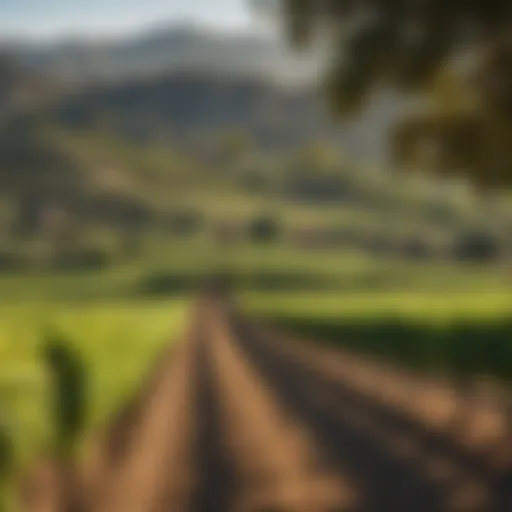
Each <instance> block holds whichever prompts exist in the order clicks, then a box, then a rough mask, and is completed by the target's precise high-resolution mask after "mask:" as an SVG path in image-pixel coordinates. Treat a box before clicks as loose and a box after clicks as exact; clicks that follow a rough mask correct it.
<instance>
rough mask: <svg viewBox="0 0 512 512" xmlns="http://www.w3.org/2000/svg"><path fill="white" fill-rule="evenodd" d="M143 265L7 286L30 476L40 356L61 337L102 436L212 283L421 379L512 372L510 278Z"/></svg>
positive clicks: (21, 450) (241, 260)
mask: <svg viewBox="0 0 512 512" xmlns="http://www.w3.org/2000/svg"><path fill="white" fill-rule="evenodd" d="M152 247H153V250H151V251H149V252H148V256H147V259H146V261H145V262H144V264H141V263H139V264H134V263H130V264H124V265H118V266H116V267H113V268H111V269H106V270H103V271H100V272H89V273H83V272H82V273H60V274H53V275H50V274H47V275H44V274H36V273H34V274H32V275H21V274H20V275H9V276H7V275H6V276H4V277H1V278H0V300H1V301H2V305H1V306H0V411H1V412H2V417H1V420H2V423H1V425H3V426H4V428H5V429H6V431H7V432H8V433H9V434H10V435H11V436H12V438H13V440H14V442H15V446H16V452H17V459H18V461H19V462H20V463H23V462H25V461H27V460H31V459H33V458H34V457H35V456H37V454H38V453H39V451H40V450H41V449H43V448H44V447H46V446H49V443H51V440H52V431H51V422H50V418H49V414H48V401H49V400H48V378H47V375H45V372H44V369H43V366H42V364H41V360H40V349H41V344H42V343H43V342H44V340H45V338H46V337H47V336H48V335H51V334H53V333H59V335H60V336H62V337H63V338H64V339H65V340H67V342H68V343H70V344H71V345H72V346H74V347H76V348H78V350H79V352H80V354H81V355H82V357H83V359H84V361H85V362H86V363H87V368H88V369H89V381H88V382H89V386H88V391H89V414H88V424H89V426H90V427H93V426H98V425H101V424H102V423H103V422H104V421H106V419H107V418H108V417H109V416H110V415H111V414H112V413H113V411H115V409H116V408H117V407H119V405H120V404H121V403H122V401H123V399H124V398H125V397H127V395H129V394H130V393H131V392H132V391H133V390H134V389H135V388H136V386H137V384H138V383H139V382H140V380H141V378H142V377H143V376H144V374H145V371H146V369H147V368H148V367H149V365H150V364H151V361H152V359H153V357H154V356H155V354H156V353H157V352H158V350H159V349H160V348H162V347H163V346H164V345H166V344H168V343H170V342H172V341H173V340H176V339H177V338H178V337H179V335H180V333H182V332H183V327H184V324H185V322H186V314H187V310H188V306H189V304H190V301H191V299H192V297H193V294H194V292H195V291H196V290H197V289H198V287H199V286H200V284H201V282H202V280H203V279H204V277H205V276H206V275H208V273H210V272H211V271H212V270H215V269H219V268H223V269H224V270H229V271H230V272H232V274H233V275H234V277H235V279H234V282H235V285H236V287H237V295H238V298H239V300H240V303H241V305H242V306H243V307H244V308H245V309H246V310H247V311H249V312H250V313H252V314H254V315H257V316H260V317H263V318H265V319H266V320H268V321H271V322H273V323H275V324H276V325H280V326H283V327H284V328H286V329H287V330H289V331H292V332H297V333H298V334H300V335H302V336H306V337H310V338H312V339H317V340H319V341H321V342H324V341H325V342H327V341H329V342H331V343H334V344H340V345H342V346H344V347H349V348H350V349H353V350H357V351H363V352H369V353H372V354H380V355H382V356H385V357H391V358H393V359H394V360H401V361H403V362H406V363H408V364H414V365H416V366H418V365H421V366H422V367H426V366H428V367H429V368H430V367H432V366H433V365H436V366H437V367H440V366H442V367H443V368H444V369H445V370H447V371H464V372H466V373H467V372H468V371H469V372H473V373H475V372H477V373H478V372H480V373H481V372H484V373H486V372H487V373H494V374H498V375H499V376H503V377H507V378H508V377H510V372H509V370H508V365H509V363H510V367H511V368H512V344H510V343H509V342H510V341H512V326H511V322H510V321H509V319H510V318H512V294H511V293H510V290H511V289H512V287H511V285H512V276H511V275H510V272H509V271H508V269H506V268H505V267H501V268H499V267H494V268H492V267H490V266H475V265H473V266H470V265H466V266H463V265H460V264H459V265H456V264H453V263H441V262H424V263H419V262H410V261H409V262H406V261H403V260H398V259H395V260H391V259H389V260H385V259H382V258H380V259H379V258H374V257H371V256H369V255H365V254H362V253H358V252H355V251H350V252H344V251H339V250H338V251H335V250H329V251H328V250H321V251H320V250H309V251H305V250H302V251H298V250H297V249H296V248H294V247H291V246H287V245H286V244H284V243H280V244H274V245H269V246H265V245H260V246H257V245H249V244H237V245H233V246H232V247H229V248H225V249H223V250H222V251H220V250H218V249H216V248H215V247H214V246H212V245H211V243H210V242H208V240H206V239H201V238H198V239H197V240H194V241H189V242H186V243H174V244H167V243H164V242H161V243H158V241H156V240H155V241H154V243H153V246H152Z"/></svg>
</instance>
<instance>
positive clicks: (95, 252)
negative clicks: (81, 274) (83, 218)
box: [51, 246, 112, 271]
mask: <svg viewBox="0 0 512 512" xmlns="http://www.w3.org/2000/svg"><path fill="white" fill-rule="evenodd" d="M111 260H112V255H111V254H110V253H109V252H108V251H107V250H105V249H103V248H101V247H94V246H93V247H84V248H80V249H75V250H71V251H63V252H60V253H57V254H55V255H54V256H53V258H52V261H51V266H52V268H54V269H55V270H63V271H80V270H91V271H93V270H101V269H103V268H105V267H107V266H108V265H109V264H110V263H111Z"/></svg>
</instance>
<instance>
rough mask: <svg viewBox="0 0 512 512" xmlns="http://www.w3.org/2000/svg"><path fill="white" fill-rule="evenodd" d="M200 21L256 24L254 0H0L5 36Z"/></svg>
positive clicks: (98, 32) (94, 32)
mask: <svg viewBox="0 0 512 512" xmlns="http://www.w3.org/2000/svg"><path fill="white" fill-rule="evenodd" d="M189 21H195V22H199V23H202V24H207V25H212V26H214V27H219V28H225V29H230V30H231V29H233V30H239V29H240V30H244V29H247V28H248V27H251V25H252V23H253V20H252V18H251V13H250V8H249V0H0V38H2V39H4V38H16V39H18V38H30V39H43V40H48V39H58V38H61V37H69V36H75V37H77V36H78V37H80V36H86V37H93V38H94V37H95V36H97V37H105V36H117V35H123V34H126V33H130V32H133V31H137V30H141V29H144V28H145V27H147V26H151V25H155V24H159V23H169V22H171V23H172V22H189Z"/></svg>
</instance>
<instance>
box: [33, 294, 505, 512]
mask: <svg viewBox="0 0 512 512" xmlns="http://www.w3.org/2000/svg"><path fill="white" fill-rule="evenodd" d="M485 404H486V405H485V407H484V406H482V407H480V408H478V407H476V406H475V415H474V418H473V420H472V422H471V425H468V428H467V429H465V430H464V431H463V432H462V431H455V430H453V422H451V421H450V420H451V419H452V418H453V415H454V414H455V412H456V407H457V406H458V404H457V397H456V396H455V395H454V394H453V390H451V389H450V388H449V386H448V385H446V384H443V383H439V382H434V381H428V380H425V379H423V380H422V379H420V378H419V377H416V376H412V375H405V374H404V373H403V372H399V371H398V370H397V369H395V368H390V367H386V366H385V365H383V364H382V363H376V362H371V361H368V360H361V359H359V358H357V357H355V356H352V355H349V354H345V353H343V352H341V351H334V350H332V349H326V348H321V347H320V346H318V345H315V344H312V343H311V344H309V343H306V342H302V341H298V340H294V339H290V338H288V337H286V336H284V335H282V334H280V333H277V332H273V331H272V330H271V329H269V328H266V327H264V326H262V325H259V324H257V323H255V322H252V321H250V320H248V319H246V318H244V316H243V315H241V314H239V313H237V312H236V311H234V309H233V308H232V307H231V306H230V305H229V304H228V303H227V301H224V300H222V299H219V298H216V297H213V296H207V297H204V298H202V299H201V300H200V301H198V303H197V304H196V306H195V309H194V311H193V314H192V318H191V322H190V329H189V332H188V333H186V335H185V336H184V338H183V341H182V342H181V343H179V344H178V345H177V346H175V347H174V348H173V350H172V352H170V353H164V354H162V355H161V357H159V358H158V361H157V364H156V367H155V369H154V370H153V372H152V373H151V374H150V375H149V377H148V380H147V382H146V383H145V385H144V386H143V387H142V388H141V390H140V392H139V393H138V394H137V395H136V396H134V397H133V399H132V401H131V402H130V403H129V404H127V406H126V408H125V409H124V410H123V411H121V413H120V414H119V416H118V417H117V418H116V419H115V420H114V421H113V422H112V424H111V425H110V427H109V429H108V430H107V431H106V432H105V433H104V435H103V436H101V437H100V438H99V439H96V440H95V443H94V445H93V447H92V448H91V449H90V450H89V455H90V458H89V459H88V460H87V461H86V462H85V463H84V465H83V467H81V468H80V471H79V472H78V473H79V475H78V477H77V478H78V480H79V485H78V486H76V485H75V486H74V488H73V489H75V491H74V492H75V496H74V501H73V504H72V505H70V503H69V500H68V501H66V499H65V498H62V496H66V495H69V493H67V494H66V493H62V492H61V493H51V498H49V497H46V498H44V497H42V496H40V497H39V498H38V499H32V502H31V505H30V508H29V507H28V506H27V507H26V510H27V512H43V511H44V512H67V511H80V512H163V511H176V512H224V511H225V512H231V511H233V512H271V511H275V512H277V511H282V512H295V511H296V512H306V511H307V512H343V511H360V512H380V511H382V512H397V511H398V512H400V511H404V512H409V511H410V512H423V511H424V512H427V511H453V512H456V511H460V512H463V511H467V512H478V511H482V512H484V511H497V512H506V511H512V479H510V478H509V476H508V465H507V463H508V456H507V455H506V454H507V449H508V448H509V446H508V440H507V438H506V437H504V426H503V418H502V413H501V411H500V410H499V405H498V404H495V405H494V408H493V407H489V406H488V402H485ZM470 427H471V428H470ZM57 485H58V484H57ZM77 487H78V489H79V491H76V489H77ZM77 493H78V496H77V495H76V494H77ZM55 496H61V498H60V499H59V500H57V499H56V498H55ZM52 500H53V501H52Z"/></svg>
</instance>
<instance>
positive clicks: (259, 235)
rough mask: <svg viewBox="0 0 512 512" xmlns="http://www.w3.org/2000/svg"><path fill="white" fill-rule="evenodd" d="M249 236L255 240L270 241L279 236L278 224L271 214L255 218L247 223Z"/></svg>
mask: <svg viewBox="0 0 512 512" xmlns="http://www.w3.org/2000/svg"><path fill="white" fill-rule="evenodd" d="M248 229H249V238H250V239H251V240H253V241H255V242H263V243H265V242H272V241H274V240H276V239H277V238H278V236H279V225H278V222H277V220H276V219H275V218H273V217H271V216H261V217H257V218H255V219H254V220H253V221H251V223H250V224H249V228H248Z"/></svg>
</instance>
